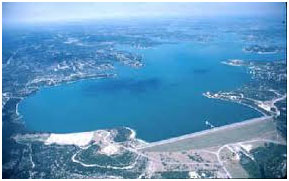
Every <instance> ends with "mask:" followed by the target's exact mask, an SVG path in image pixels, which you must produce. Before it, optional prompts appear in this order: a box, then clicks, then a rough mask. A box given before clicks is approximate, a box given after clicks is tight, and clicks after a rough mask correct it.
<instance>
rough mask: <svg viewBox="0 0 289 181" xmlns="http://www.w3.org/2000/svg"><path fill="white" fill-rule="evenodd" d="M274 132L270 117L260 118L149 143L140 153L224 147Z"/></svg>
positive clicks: (274, 128) (274, 127)
mask: <svg viewBox="0 0 289 181" xmlns="http://www.w3.org/2000/svg"><path fill="white" fill-rule="evenodd" d="M275 131H276V125H275V123H274V122H273V118H271V117H261V118H255V119H252V120H247V121H244V122H241V123H234V124H231V125H227V126H222V127H218V128H214V129H211V130H206V131H202V132H198V133H193V134H189V135H184V136H181V137H177V138H171V139H168V140H163V141H159V142H154V143H150V144H148V145H147V146H145V147H143V148H139V150H140V151H153V152H174V151H184V150H190V149H203V148H208V147H215V146H220V145H225V144H228V143H234V142H240V141H246V140H251V139H254V138H262V137H263V136H264V135H266V134H268V133H272V132H275Z"/></svg>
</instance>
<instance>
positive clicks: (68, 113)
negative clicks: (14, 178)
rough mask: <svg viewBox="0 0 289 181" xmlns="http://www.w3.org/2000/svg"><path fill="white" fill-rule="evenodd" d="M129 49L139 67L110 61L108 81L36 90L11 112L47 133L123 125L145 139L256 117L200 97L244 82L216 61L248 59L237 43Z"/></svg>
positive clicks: (241, 72)
mask: <svg viewBox="0 0 289 181" xmlns="http://www.w3.org/2000/svg"><path fill="white" fill-rule="evenodd" d="M229 47H230V51H228V48H229ZM123 48H124V49H128V48H127V47H123ZM131 51H136V53H140V54H142V55H143V57H144V64H145V66H144V67H142V68H139V69H134V68H131V67H126V66H124V65H121V64H116V65H115V67H116V69H115V71H116V73H117V75H118V76H117V77H115V78H107V79H98V80H82V81H78V82H75V83H70V84H62V85H59V86H55V87H47V88H41V89H40V91H38V92H37V93H36V94H34V95H31V96H28V97H27V98H25V99H24V100H23V101H21V103H20V104H19V107H18V109H19V113H20V114H21V115H22V116H23V119H24V121H25V126H26V127H27V128H28V129H29V130H31V131H39V132H53V133H71V132H83V131H92V130H97V129H108V128H116V127H122V126H126V127H130V128H132V129H134V130H136V133H137V137H138V138H140V139H143V140H145V141H149V142H150V141H158V140H162V139H167V138H170V137H175V136H181V135H184V134H188V133H192V132H197V131H202V130H205V129H209V127H208V126H207V125H206V124H205V121H209V122H210V123H211V124H213V125H214V126H222V125H227V124H231V123H234V122H240V121H243V120H246V119H250V118H254V117H258V116H261V114H260V113H259V112H256V111H255V110H253V109H251V108H248V107H245V106H243V105H238V104H235V103H231V102H225V101H220V100H213V99H208V98H206V97H204V96H203V95H202V93H204V92H206V91H230V90H234V89H237V88H239V87H241V86H242V85H244V84H246V83H248V82H249V81H250V79H251V78H250V75H249V74H248V73H247V72H246V69H245V68H244V67H230V66H227V65H223V64H221V63H220V62H221V61H224V60H227V59H233V58H239V59H247V58H248V54H244V53H243V52H242V46H241V45H240V44H237V43H236V44H230V45H228V43H226V42H223V43H222V42H220V43H218V44H210V45H203V44H192V43H179V44H170V45H159V46H156V47H154V48H151V49H146V50H131Z"/></svg>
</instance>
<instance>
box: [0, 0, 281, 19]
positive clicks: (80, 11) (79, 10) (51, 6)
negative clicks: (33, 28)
mask: <svg viewBox="0 0 289 181" xmlns="http://www.w3.org/2000/svg"><path fill="white" fill-rule="evenodd" d="M2 7H3V12H2V13H3V21H4V22H6V23H9V22H13V23H22V22H42V21H63V20H77V19H104V18H122V17H125V18H127V17H162V16H242V15H243V16H248V15H249V16H257V15H258V16H263V15H264V16H269V17H270V16H283V17H284V14H285V12H286V5H285V3H245V2H244V3H194V2H192V3H149V2H147V3H140V2H137V3H97V2H95V3H53V2H51V3H37V2H34V3H9V2H8V3H3V6H2Z"/></svg>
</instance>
